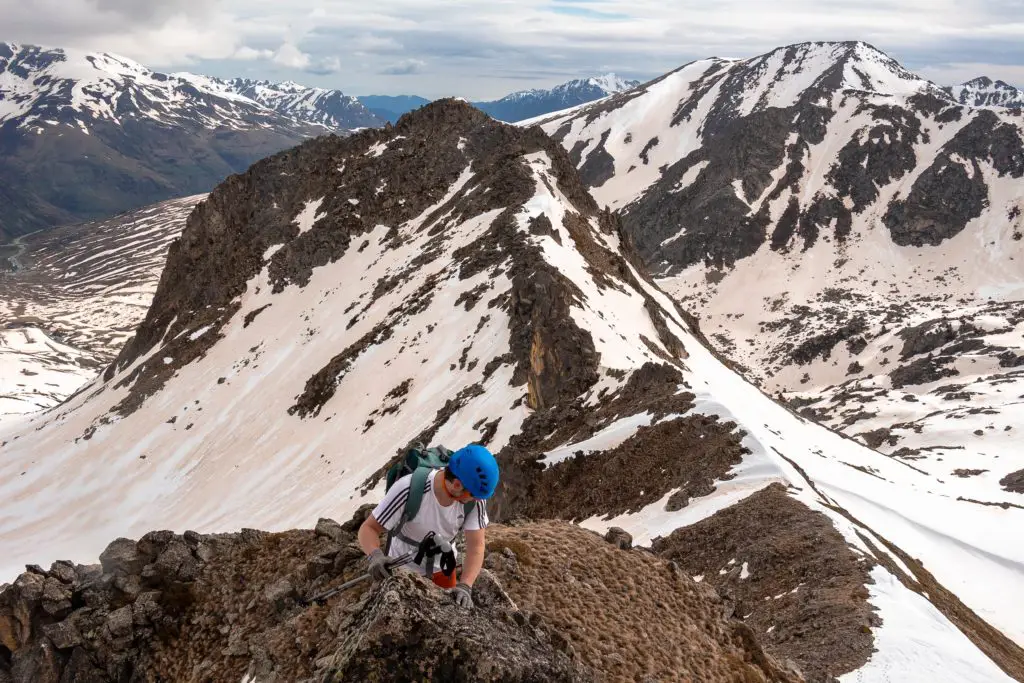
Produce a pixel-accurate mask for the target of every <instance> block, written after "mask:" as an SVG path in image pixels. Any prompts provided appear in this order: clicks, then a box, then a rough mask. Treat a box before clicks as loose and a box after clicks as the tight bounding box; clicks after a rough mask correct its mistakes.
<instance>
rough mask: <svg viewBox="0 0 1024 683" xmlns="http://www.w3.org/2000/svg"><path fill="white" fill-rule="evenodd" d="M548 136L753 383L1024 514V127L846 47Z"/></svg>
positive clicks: (706, 73)
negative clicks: (1023, 314) (1023, 434)
mask: <svg viewBox="0 0 1024 683" xmlns="http://www.w3.org/2000/svg"><path fill="white" fill-rule="evenodd" d="M544 127H545V128H546V129H547V130H548V131H550V132H552V133H554V134H555V135H556V136H558V137H559V138H560V139H561V140H562V142H563V144H564V145H565V146H566V148H567V149H568V150H570V152H571V153H572V154H573V155H574V160H575V161H576V162H577V164H578V165H579V168H580V170H581V173H582V174H583V176H584V178H585V179H586V180H588V182H589V183H590V184H591V185H592V186H593V192H594V194H595V196H596V197H597V199H598V201H599V202H601V203H603V204H608V205H610V206H612V207H616V208H620V210H621V213H622V216H623V222H624V224H625V226H626V227H627V229H628V230H629V231H630V233H631V234H632V236H633V237H634V239H635V240H636V242H637V245H638V247H639V248H640V251H641V253H642V254H643V256H644V257H645V260H646V261H647V263H648V264H649V265H650V266H651V267H652V268H653V269H654V270H655V271H656V272H658V273H659V274H660V275H661V276H662V277H663V279H662V280H661V283H662V285H663V286H664V287H666V289H668V290H669V291H670V292H672V293H673V294H675V295H676V296H677V298H678V299H679V300H680V301H682V302H683V303H684V304H685V305H686V306H688V307H691V308H692V309H693V310H694V311H695V312H697V313H699V315H700V316H701V317H702V323H701V328H702V330H703V331H704V332H705V333H706V334H707V335H708V337H709V338H710V339H712V340H713V341H714V343H715V344H716V345H717V346H719V348H721V349H722V350H723V351H724V352H726V353H727V354H728V355H729V356H730V357H731V358H733V359H734V360H735V361H736V362H738V363H739V364H740V365H741V367H743V368H744V370H745V372H746V373H747V374H748V376H749V377H751V379H753V380H755V381H758V382H759V383H760V384H761V386H762V387H764V388H765V390H767V391H769V392H770V393H771V394H773V395H775V394H778V393H780V392H781V393H782V395H783V396H784V397H786V398H789V399H792V401H793V403H792V405H794V406H795V407H796V408H799V409H802V410H803V411H804V412H805V414H807V415H809V416H812V417H814V418H816V419H820V420H822V421H823V422H826V423H827V424H829V425H830V426H833V427H835V428H837V429H840V430H842V431H844V432H845V433H847V434H849V435H850V436H856V437H857V438H859V439H861V440H862V441H863V442H864V443H867V444H869V445H871V446H872V447H876V448H882V449H884V450H885V451H886V452H888V453H893V454H898V457H900V458H902V459H903V461H904V462H906V463H907V464H910V465H912V466H914V467H917V468H918V469H920V470H922V471H927V472H928V473H929V474H930V475H931V476H933V477H935V478H936V480H937V481H940V480H941V481H949V480H950V478H951V477H952V478H954V479H960V480H961V491H960V492H959V493H958V494H957V495H958V496H961V497H964V498H967V499H973V500H983V501H993V502H998V503H999V504H1004V505H1019V504H1022V501H1020V499H1019V496H1016V495H1013V494H1012V491H1011V489H1009V488H1006V487H1005V485H1004V484H1003V481H1004V480H1005V479H1006V478H1007V477H1009V476H1010V475H1012V474H1013V473H1014V472H1016V471H1019V470H1021V468H1022V467H1024V462H1022V461H1021V460H1020V457H1019V455H1018V454H1017V453H1016V450H1015V447H1014V446H1013V443H1014V442H1015V437H1014V430H1016V429H1019V428H1020V426H1021V424H1022V419H1024V413H1022V412H1021V411H1022V405H1021V403H1020V401H1019V399H1018V398H1017V397H1018V396H1019V395H1020V394H1021V393H1022V391H1024V385H1021V384H1020V383H1021V381H1022V378H1021V375H1020V372H1019V364H1020V363H1019V358H1020V357H1021V356H1022V355H1024V339H1022V338H1021V337H1020V325H1019V323H1020V320H1019V318H1020V310H1021V306H1022V305H1021V304H1020V301H1021V299H1022V298H1024V288H1022V286H1021V280H1020V265H1019V263H1020V260H1021V259H1022V258H1024V251H1022V248H1024V243H1022V242H1021V235H1022V234H1024V223H1022V219H1021V212H1022V209H1024V207H1022V206H1021V199H1020V195H1019V192H1018V185H1019V182H1020V178H1021V177H1022V176H1024V130H1022V126H1021V123H1020V120H1019V118H1018V117H1016V116H1014V115H1013V114H1011V113H1008V112H1007V113H1003V112H999V111H995V110H987V109H982V110H979V109H973V108H968V107H963V106H960V105H958V104H956V103H955V102H954V101H953V100H952V99H951V98H949V97H948V96H947V95H946V94H945V93H943V92H941V91H939V90H938V89H937V88H936V87H935V86H934V85H933V84H931V83H928V82H927V81H923V80H921V79H918V78H916V77H914V76H913V75H912V74H909V73H908V72H906V71H905V70H904V69H902V67H900V66H899V65H898V64H896V63H895V62H893V61H892V60H890V59H889V58H888V57H886V56H884V55H882V54H881V53H878V52H877V51H875V50H874V49H873V48H870V47H869V46H867V45H865V44H862V43H860V44H832V43H827V44H804V45H795V46H790V47H788V48H782V49H780V50H776V51H774V52H772V53H769V54H768V55H764V56H761V57H757V58H754V59H750V60H742V61H734V62H726V61H722V60H706V61H703V62H696V63H694V64H691V65H687V66H685V67H683V68H682V69H680V70H678V71H676V72H673V73H671V74H668V75H666V76H665V77H663V78H662V79H659V80H658V81H656V82H654V83H652V84H649V85H648V86H645V87H644V88H643V89H641V90H639V91H634V92H633V93H629V94H627V95H625V96H619V97H617V98H612V99H611V100H609V101H608V102H606V103H601V104H600V105H595V106H593V107H588V108H583V109H582V110H580V111H578V112H573V113H572V114H570V115H567V116H562V117H557V118H555V119H553V120H551V121H548V122H546V123H545V124H544ZM996 415H998V417H997V416H996ZM961 478H962V479H961Z"/></svg>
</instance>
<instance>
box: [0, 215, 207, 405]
mask: <svg viewBox="0 0 1024 683" xmlns="http://www.w3.org/2000/svg"><path fill="white" fill-rule="evenodd" d="M201 199H202V197H201V196H199V197H188V198H185V199H177V200H171V201H168V202H165V203H163V204H159V205H157V206H152V207H148V208H146V209H141V210H139V211H135V212H132V213H129V214H125V215H121V216H117V217H116V218H113V219H110V220H108V221H103V222H100V223H87V224H83V225H76V226H70V227H64V228H55V229H53V230H47V231H43V232H38V233H35V234H33V235H29V236H26V237H23V238H20V239H18V240H15V242H14V244H13V245H11V246H10V247H6V248H0V257H2V258H5V261H4V262H3V265H4V266H6V267H7V268H6V269H5V270H0V319H2V320H3V322H4V326H5V327H4V329H0V373H2V374H0V376H2V377H3V382H2V386H3V395H2V396H0V422H9V421H13V420H16V419H20V417H21V416H22V415H24V414H27V413H31V412H34V411H37V410H39V409H43V408H50V407H52V406H54V405H57V404H58V403H60V402H61V401H63V400H64V399H66V398H67V397H68V396H70V395H71V394H72V393H74V392H75V391H76V390H78V389H79V388H80V387H81V386H82V385H83V384H86V383H87V382H89V381H90V380H92V379H93V378H94V377H95V376H96V374H97V373H98V372H99V371H100V370H101V369H102V368H104V367H106V366H107V365H109V364H110V362H111V361H113V360H114V358H116V357H117V354H118V353H119V352H120V350H121V347H122V346H123V345H124V343H125V342H126V341H128V340H129V339H130V338H131V337H132V335H133V334H134V332H135V328H136V327H137V326H138V324H139V323H140V322H141V321H142V319H143V318H144V317H145V315H146V311H147V310H148V309H149V305H150V303H151V302H152V299H153V293H154V292H155V291H156V286H157V283H158V282H159V280H160V274H161V272H162V271H163V267H164V262H165V261H166V257H167V248H168V246H169V245H170V243H171V241H172V240H174V239H176V238H177V237H178V235H180V234H181V231H182V230H183V229H184V227H185V219H186V217H187V216H188V214H189V213H190V212H191V211H192V209H193V208H194V207H195V205H196V204H197V203H199V201H200V200H201ZM5 271H6V272H5Z"/></svg>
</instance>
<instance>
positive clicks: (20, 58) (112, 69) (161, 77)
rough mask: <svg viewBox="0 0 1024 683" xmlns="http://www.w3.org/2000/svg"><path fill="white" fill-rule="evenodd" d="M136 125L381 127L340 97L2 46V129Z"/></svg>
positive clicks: (89, 55) (77, 53)
mask: <svg viewBox="0 0 1024 683" xmlns="http://www.w3.org/2000/svg"><path fill="white" fill-rule="evenodd" d="M132 118H135V119H139V118H141V119H148V120H152V121H156V122H158V123H160V124H163V125H200V126H202V127H204V128H220V127H228V128H233V129H236V130H250V129H255V128H272V127H278V128H280V127H282V126H283V127H285V128H290V129H291V128H294V129H297V130H304V131H306V132H309V133H315V132H323V131H325V130H335V131H340V130H348V129H352V128H359V127H366V126H379V125H382V121H381V120H380V119H378V118H377V117H376V116H374V115H373V114H372V113H371V112H370V111H369V110H367V109H366V108H365V107H364V106H363V105H362V104H360V103H359V102H358V101H357V100H356V99H355V98H353V97H349V96H348V95H345V94H343V93H341V92H339V91H337V90H325V89H321V88H307V87H305V86H302V85H299V84H297V83H293V82H290V81H289V82H286V83H277V84H275V83H270V82H268V81H250V80H244V79H235V80H231V81H225V80H222V79H218V78H213V77H210V76H203V75H200V74H192V73H174V74H163V73H159V72H155V71H152V70H150V69H147V68H146V67H144V66H142V65H141V64H138V63H137V62H133V61H132V60H130V59H126V58H124V57H119V56H117V55H112V54H108V53H99V52H85V51H81V50H73V49H61V48H56V49H47V48H40V47H35V46H16V45H10V44H2V45H0V123H3V122H5V121H8V120H13V119H16V120H17V121H18V124H19V125H20V126H31V125H35V126H40V125H58V124H65V125H72V126H75V127H78V128H82V129H84V130H87V131H88V130H89V128H90V126H91V125H92V124H93V123H95V122H96V121H104V122H112V123H115V124H118V125H120V124H122V123H123V122H124V121H125V120H126V119H132Z"/></svg>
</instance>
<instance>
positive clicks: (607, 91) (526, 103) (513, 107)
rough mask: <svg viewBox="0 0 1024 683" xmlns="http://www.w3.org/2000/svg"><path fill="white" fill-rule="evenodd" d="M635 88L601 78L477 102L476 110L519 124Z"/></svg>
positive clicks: (611, 76)
mask: <svg viewBox="0 0 1024 683" xmlns="http://www.w3.org/2000/svg"><path fill="white" fill-rule="evenodd" d="M638 85H640V82H639V81H627V80H624V79H622V78H619V77H618V76H616V75H615V74H605V75H604V76H595V77H592V78H578V79H575V80H571V81H568V82H566V83H562V84H561V85H557V86H555V87H554V88H551V89H550V90H542V89H536V88H534V89H530V90H520V91H518V92H514V93H511V94H509V95H506V96H505V97H503V98H501V99H500V100H495V101H493V102H477V103H476V106H477V107H479V108H480V109H482V110H483V111H485V112H487V113H488V114H490V115H491V116H493V117H494V118H496V119H500V120H502V121H510V122H515V121H523V120H525V119H530V118H533V117H536V116H542V115H544V114H549V113H551V112H557V111H562V110H563V109H568V108H570V107H574V106H577V105H580V104H585V103H587V102H593V101H595V100H600V99H602V98H605V97H608V96H609V95H614V94H616V93H619V92H622V91H624V90H629V89H630V88H635V87H636V86H638Z"/></svg>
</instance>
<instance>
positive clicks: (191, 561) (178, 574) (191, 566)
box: [152, 540, 200, 581]
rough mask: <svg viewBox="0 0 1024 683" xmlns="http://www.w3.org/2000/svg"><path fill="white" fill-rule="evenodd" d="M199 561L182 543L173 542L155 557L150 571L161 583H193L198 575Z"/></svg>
mask: <svg viewBox="0 0 1024 683" xmlns="http://www.w3.org/2000/svg"><path fill="white" fill-rule="evenodd" d="M199 569H200V564H199V560H197V559H196V558H195V556H193V555H192V550H191V549H190V548H189V547H188V545H187V544H186V543H185V542H184V541H178V540H174V541H171V542H170V543H168V544H167V547H166V548H165V549H164V550H163V552H161V553H160V556H159V557H157V559H156V562H154V563H153V565H152V571H153V573H154V575H155V576H156V577H158V578H159V579H160V580H161V581H194V580H195V578H196V577H197V576H198V575H199Z"/></svg>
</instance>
